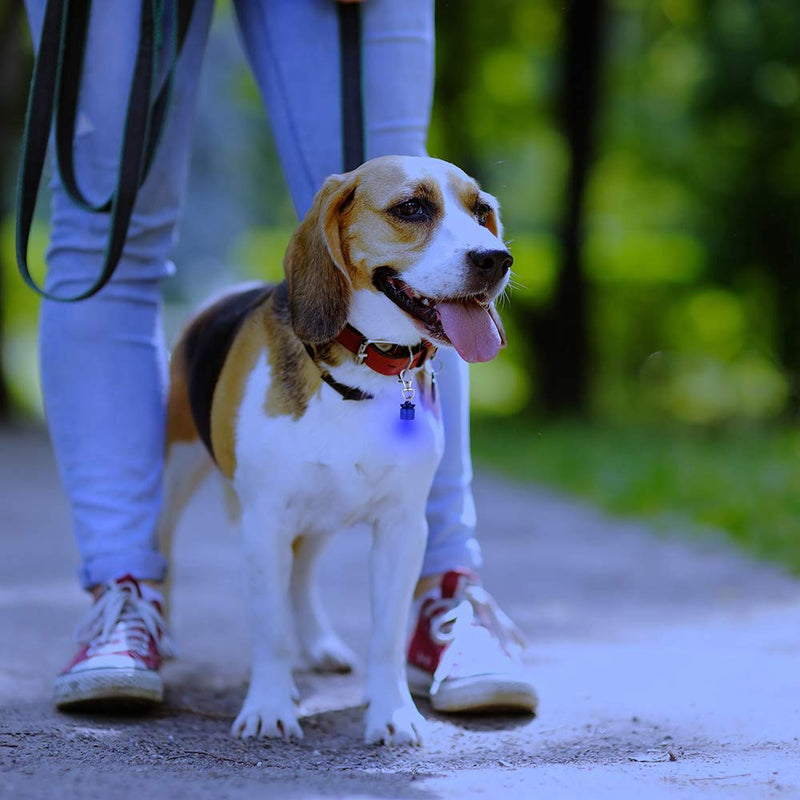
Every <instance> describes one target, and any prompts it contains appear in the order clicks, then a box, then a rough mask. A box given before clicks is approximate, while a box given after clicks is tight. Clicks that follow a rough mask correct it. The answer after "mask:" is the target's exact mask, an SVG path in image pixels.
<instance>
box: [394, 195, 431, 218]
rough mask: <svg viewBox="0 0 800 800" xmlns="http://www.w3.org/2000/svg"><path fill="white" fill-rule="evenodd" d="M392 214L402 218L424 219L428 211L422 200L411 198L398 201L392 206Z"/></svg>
mask: <svg viewBox="0 0 800 800" xmlns="http://www.w3.org/2000/svg"><path fill="white" fill-rule="evenodd" d="M391 212H392V214H394V215H395V216H396V217H400V219H410V220H413V219H424V218H425V217H427V214H428V211H427V208H426V207H425V205H424V204H423V202H422V201H421V200H417V199H413V198H412V199H411V200H405V201H403V202H402V203H398V204H397V205H396V206H392V208H391Z"/></svg>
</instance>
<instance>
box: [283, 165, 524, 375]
mask: <svg viewBox="0 0 800 800" xmlns="http://www.w3.org/2000/svg"><path fill="white" fill-rule="evenodd" d="M502 236H503V229H502V226H501V224H500V217H499V213H498V204H497V201H496V200H495V198H494V197H492V196H491V195H489V194H487V193H486V192H483V191H481V189H480V187H479V186H478V184H477V183H476V182H475V181H474V180H473V179H472V178H470V177H469V176H468V175H466V173H464V172H463V171H462V170H460V169H458V167H455V166H453V165H452V164H448V163H447V162H446V161H440V160H438V159H434V158H421V157H410V156H408V157H407V156H387V157H384V158H376V159H373V160H371V161H368V162H366V163H365V164H363V165H362V166H360V167H359V168H358V169H356V170H353V171H352V172H348V173H346V174H344V175H333V176H331V177H330V178H328V180H327V181H326V182H325V184H324V186H323V187H322V189H321V190H320V191H319V193H318V194H317V196H316V198H315V200H314V204H313V206H312V208H311V210H310V211H309V213H308V214H307V215H306V217H305V219H304V220H303V222H302V223H301V225H300V226H299V228H298V229H297V232H296V233H295V235H294V237H293V238H292V241H291V243H290V245H289V248H288V250H287V253H286V258H285V261H284V268H285V270H286V277H287V282H288V286H289V293H290V302H291V313H292V325H293V327H294V330H295V333H296V334H297V336H298V337H299V338H300V339H301V340H303V341H305V342H309V343H312V344H316V343H322V342H327V341H330V340H331V339H333V338H335V337H336V336H337V335H338V334H339V333H340V331H341V330H342V328H344V326H345V324H346V323H347V321H348V318H349V317H350V315H351V310H352V309H353V305H354V297H355V298H356V300H358V299H359V297H360V298H362V299H368V300H369V303H370V304H371V306H372V307H373V308H374V307H375V306H376V304H377V305H378V306H379V307H380V313H381V317H382V319H383V320H384V321H385V322H384V324H385V326H386V332H385V334H384V336H385V337H386V338H388V336H389V335H391V334H392V332H393V331H398V332H402V331H406V333H407V331H408V330H410V329H412V328H413V330H414V331H415V334H416V335H417V336H418V337H419V336H420V335H421V336H424V337H426V338H428V339H431V340H432V341H435V342H437V343H440V344H445V345H452V346H454V347H455V348H456V350H458V352H459V353H460V354H461V356H462V357H463V358H464V359H466V360H467V361H487V360H489V359H490V358H493V357H494V356H495V355H497V352H498V350H499V349H500V347H501V346H502V344H504V343H505V334H504V332H503V327H502V324H501V323H500V318H499V316H498V315H497V312H496V311H495V308H494V300H495V298H496V297H497V296H498V295H499V294H500V293H501V292H502V291H503V289H504V288H505V286H506V284H507V283H508V280H509V275H510V268H511V264H512V258H511V254H510V253H509V252H508V250H507V249H506V246H505V244H504V242H503V238H502ZM394 341H399V339H394Z"/></svg>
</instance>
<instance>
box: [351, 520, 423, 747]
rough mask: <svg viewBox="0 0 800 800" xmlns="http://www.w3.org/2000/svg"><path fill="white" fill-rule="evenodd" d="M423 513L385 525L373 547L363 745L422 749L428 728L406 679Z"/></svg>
mask: <svg viewBox="0 0 800 800" xmlns="http://www.w3.org/2000/svg"><path fill="white" fill-rule="evenodd" d="M426 537H427V524H426V523H425V515H424V509H423V508H420V509H418V513H417V514H414V515H409V514H403V515H393V516H392V518H385V519H382V520H381V521H380V522H379V523H378V524H377V525H376V526H375V531H374V541H373V546H372V556H371V565H372V636H371V638H370V642H369V652H368V657H367V702H368V703H369V706H368V708H367V714H366V734H365V741H366V742H367V743H368V744H390V745H391V744H413V745H420V744H422V733H423V731H424V729H425V727H426V723H425V720H424V718H423V717H422V715H421V714H420V713H419V711H417V707H416V706H415V705H414V701H413V700H412V699H411V693H410V692H409V690H408V680H407V678H406V667H405V664H406V653H405V647H406V629H407V626H408V613H409V607H410V605H411V600H412V597H413V594H414V586H415V584H416V582H417V579H418V578H419V571H420V568H421V567H422V557H423V554H424V552H425V540H426Z"/></svg>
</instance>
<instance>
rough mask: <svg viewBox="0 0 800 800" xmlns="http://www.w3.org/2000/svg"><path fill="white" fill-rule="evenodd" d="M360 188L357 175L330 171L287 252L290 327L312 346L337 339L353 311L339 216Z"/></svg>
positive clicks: (350, 283) (285, 266) (284, 262)
mask: <svg viewBox="0 0 800 800" xmlns="http://www.w3.org/2000/svg"><path fill="white" fill-rule="evenodd" d="M356 186H357V179H356V178H355V176H354V175H353V173H347V174H345V175H331V177H330V178H328V179H327V180H326V181H325V183H324V185H323V186H322V189H320V191H319V192H318V193H317V196H316V197H315V198H314V203H313V205H312V206H311V210H310V211H309V212H308V214H306V216H305V218H304V219H303V221H302V222H301V223H300V227H299V228H298V229H297V231H296V232H295V234H294V236H293V237H292V240H291V242H290V243H289V247H288V249H287V250H286V257H285V258H284V261H283V267H284V271H285V272H286V281H287V284H288V287H289V308H290V310H291V315H292V327H293V328H294V332H295V333H296V334H297V337H298V338H299V339H300V340H301V341H303V342H308V343H309V344H320V343H322V342H328V341H330V340H331V339H335V338H336V336H338V335H339V333H340V332H341V330H342V328H344V326H345V325H346V324H347V317H348V316H349V314H350V301H351V299H352V293H353V287H352V281H351V278H350V274H349V272H348V269H347V266H348V265H347V263H346V259H345V256H344V252H343V249H342V240H341V215H342V213H343V212H344V210H345V209H346V208H347V206H348V205H350V203H351V202H352V201H353V197H354V195H355V191H356Z"/></svg>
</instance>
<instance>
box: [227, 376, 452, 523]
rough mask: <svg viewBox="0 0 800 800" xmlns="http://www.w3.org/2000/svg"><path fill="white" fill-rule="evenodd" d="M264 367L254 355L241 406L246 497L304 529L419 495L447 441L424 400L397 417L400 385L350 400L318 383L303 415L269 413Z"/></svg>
mask: <svg viewBox="0 0 800 800" xmlns="http://www.w3.org/2000/svg"><path fill="white" fill-rule="evenodd" d="M269 371H270V368H269V366H268V364H267V363H266V360H263V361H261V362H260V363H259V364H258V366H257V367H256V369H255V370H254V371H253V373H252V375H251V378H250V380H249V382H248V385H247V389H246V392H245V397H244V398H243V402H242V404H241V407H240V418H239V424H238V426H237V446H236V460H237V468H236V472H235V475H234V485H235V487H236V489H237V492H238V493H239V494H240V497H242V499H243V500H244V499H245V498H250V499H251V500H253V501H256V502H258V503H259V505H262V506H263V505H264V504H266V505H267V506H269V507H273V508H274V509H275V513H276V514H282V515H286V519H287V524H288V525H290V526H291V527H294V528H295V530H296V531H303V532H305V533H314V532H317V533H329V532H332V531H334V530H337V529H339V528H341V527H343V526H351V525H354V524H356V523H359V522H368V523H369V522H374V521H375V520H376V519H378V518H380V517H381V516H382V515H383V514H385V513H387V511H389V510H390V509H392V508H394V507H396V506H397V505H398V503H401V504H404V503H409V502H414V503H417V504H419V503H420V502H421V503H422V504H423V505H424V501H425V498H426V497H427V494H428V491H429V489H430V484H431V481H432V480H433V474H434V472H435V470H436V467H437V466H438V463H439V460H440V458H441V454H442V450H443V447H444V435H443V430H442V424H441V419H440V416H439V414H438V409H436V408H435V407H434V405H432V404H431V403H430V400H427V401H424V399H421V400H423V401H422V402H418V403H417V409H416V414H415V419H414V420H402V419H400V403H401V402H402V397H401V394H400V390H399V386H398V388H397V391H396V392H382V393H380V394H378V395H377V396H376V397H374V398H373V399H369V400H363V401H352V400H343V399H342V398H341V397H340V396H339V395H338V394H337V393H336V392H335V391H334V390H333V389H331V388H330V387H329V386H327V385H323V386H322V387H321V389H320V391H319V392H318V393H317V394H316V395H314V396H313V397H312V398H311V401H310V402H309V405H308V408H307V410H306V413H305V414H304V415H303V416H302V417H300V418H299V419H297V420H295V419H292V418H290V417H287V416H279V417H269V416H267V415H266V414H265V413H264V397H265V396H266V391H267V388H268V382H269ZM246 502H247V501H246V500H245V504H246Z"/></svg>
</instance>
